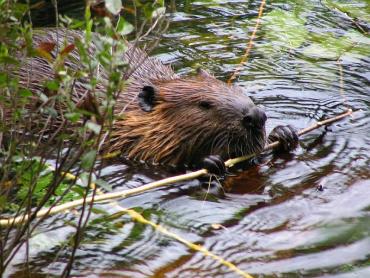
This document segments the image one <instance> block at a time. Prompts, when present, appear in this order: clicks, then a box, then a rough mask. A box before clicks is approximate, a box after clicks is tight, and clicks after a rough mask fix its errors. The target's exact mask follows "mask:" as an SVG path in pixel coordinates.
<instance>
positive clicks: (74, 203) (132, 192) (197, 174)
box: [0, 109, 352, 227]
mask: <svg viewBox="0 0 370 278" xmlns="http://www.w3.org/2000/svg"><path fill="white" fill-rule="evenodd" d="M351 114H352V110H351V109H348V110H347V111H346V112H345V113H342V114H340V115H338V116H335V117H333V118H329V119H327V120H323V121H320V122H316V123H315V124H313V125H311V126H309V127H306V128H304V129H301V130H300V131H299V132H298V135H299V136H302V135H304V134H306V133H308V132H310V131H312V130H315V129H317V128H319V127H321V126H325V125H329V124H332V123H334V122H337V121H339V120H341V119H343V118H345V117H347V116H349V115H351ZM278 145H279V142H273V143H271V144H269V145H267V146H266V147H265V148H264V150H263V151H268V150H271V149H273V148H276V147H277V146H278ZM254 156H256V154H251V155H248V156H242V157H237V158H233V159H229V160H227V161H226V162H225V165H226V166H227V167H231V166H233V165H235V164H237V163H239V162H242V161H245V160H248V159H250V158H252V157H254ZM206 174H208V171H207V170H206V169H201V170H198V171H195V172H191V173H187V174H183V175H178V176H174V177H170V178H166V179H163V180H159V181H155V182H151V183H148V184H145V185H143V186H140V187H137V188H133V189H127V190H121V191H117V192H112V193H105V194H102V195H99V196H95V198H92V197H87V198H86V200H85V203H86V204H89V203H91V202H92V201H93V200H94V201H95V202H101V201H107V200H112V199H118V198H126V197H129V196H132V195H135V194H138V193H142V192H146V191H148V190H151V189H154V188H158V187H162V186H166V185H169V184H173V183H177V182H181V181H186V180H191V179H195V178H198V177H200V176H203V175H206ZM83 203H84V200H83V199H79V200H75V201H71V202H68V203H65V204H62V205H59V206H55V207H54V208H52V209H50V208H44V209H41V210H40V211H39V212H38V213H37V216H36V217H41V216H44V215H45V214H49V215H52V214H56V213H58V212H61V211H64V210H67V209H71V208H74V207H78V206H81V205H82V204H83ZM27 219H28V215H22V216H18V217H15V218H7V219H0V227H1V226H9V225H12V224H20V223H22V222H24V221H26V220H27Z"/></svg>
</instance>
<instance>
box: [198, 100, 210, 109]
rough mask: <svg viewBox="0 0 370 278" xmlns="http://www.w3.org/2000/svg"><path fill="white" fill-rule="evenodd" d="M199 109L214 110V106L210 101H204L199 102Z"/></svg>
mask: <svg viewBox="0 0 370 278" xmlns="http://www.w3.org/2000/svg"><path fill="white" fill-rule="evenodd" d="M199 107H200V108H203V109H206V110H208V109H211V108H212V104H211V103H209V102H208V101H205V100H202V101H200V102H199Z"/></svg>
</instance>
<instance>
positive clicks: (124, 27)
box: [116, 17, 134, 36]
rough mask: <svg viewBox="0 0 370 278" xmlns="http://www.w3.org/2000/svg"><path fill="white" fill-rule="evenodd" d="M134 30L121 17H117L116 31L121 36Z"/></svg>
mask: <svg viewBox="0 0 370 278" xmlns="http://www.w3.org/2000/svg"><path fill="white" fill-rule="evenodd" d="M133 30H134V26H133V25H132V24H131V23H129V22H127V21H126V20H125V19H124V18H123V17H120V18H119V19H118V23H117V27H116V31H117V33H119V34H120V35H122V36H126V35H128V34H130V33H131V32H132V31H133Z"/></svg>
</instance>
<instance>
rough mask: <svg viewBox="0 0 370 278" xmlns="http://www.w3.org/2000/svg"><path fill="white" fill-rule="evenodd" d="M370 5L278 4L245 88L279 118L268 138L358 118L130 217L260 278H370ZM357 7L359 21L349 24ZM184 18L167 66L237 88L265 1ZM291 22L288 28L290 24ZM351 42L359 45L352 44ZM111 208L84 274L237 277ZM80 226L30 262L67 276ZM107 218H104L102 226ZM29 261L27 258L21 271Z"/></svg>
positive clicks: (161, 53)
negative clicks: (279, 130) (71, 243)
mask: <svg viewBox="0 0 370 278" xmlns="http://www.w3.org/2000/svg"><path fill="white" fill-rule="evenodd" d="M211 2H212V3H214V4H210V3H211ZM268 2H270V1H268ZM333 3H334V4H338V3H339V4H341V5H342V4H346V5H342V6H339V7H341V9H342V11H341V9H338V6H333V5H334V4H333ZM366 3H368V2H367V1H315V0H311V1H298V0H296V1H273V3H272V4H271V3H270V4H269V5H268V6H267V8H266V9H265V11H264V15H265V16H266V17H264V20H263V23H262V26H261V28H260V30H259V32H258V37H257V39H256V40H255V45H254V47H253V49H252V52H251V54H250V57H249V62H248V63H247V65H246V66H245V67H243V68H242V70H241V72H240V76H239V77H238V79H237V80H236V82H237V83H238V85H240V86H242V87H243V88H245V90H246V92H248V94H249V95H250V96H251V97H252V98H253V99H254V100H255V102H256V103H258V104H260V105H263V107H264V108H265V110H266V113H267V115H268V117H269V119H268V122H267V126H268V130H271V129H272V128H273V127H274V126H276V125H278V124H291V125H293V126H295V127H296V128H298V129H301V128H304V127H306V126H308V125H310V124H312V123H314V122H315V121H316V120H321V119H324V118H329V117H332V116H334V115H336V114H338V113H341V112H343V111H345V110H346V109H347V107H351V108H352V109H353V110H355V111H356V112H355V113H354V115H353V117H351V118H348V119H345V120H343V121H341V122H338V123H336V124H334V125H332V126H330V127H327V128H321V129H319V130H316V131H314V132H311V133H309V134H307V135H305V136H304V137H303V138H302V140H301V141H300V146H299V147H298V148H297V149H296V150H295V151H293V152H292V153H290V154H284V155H281V156H272V155H268V156H265V157H263V158H262V159H261V161H260V164H259V165H255V166H251V167H248V168H247V169H245V170H244V171H240V172H238V173H237V175H236V176H233V177H228V178H227V179H226V180H225V181H223V182H222V187H221V186H220V185H219V184H218V183H217V181H214V182H213V183H212V184H211V186H210V187H208V183H207V182H206V181H199V180H193V181H189V182H186V183H182V184H177V185H174V186H170V187H166V188H161V189H157V190H153V191H150V192H147V193H145V194H142V195H140V196H135V197H130V198H127V199H125V200H121V201H119V205H120V206H122V207H125V208H136V209H137V210H139V211H141V212H142V214H143V215H144V216H145V217H146V218H147V219H150V220H151V221H153V222H155V223H157V224H160V225H162V226H163V227H165V228H167V229H168V230H170V231H171V232H174V233H176V234H178V235H180V236H182V237H183V238H185V239H187V240H189V241H191V242H194V243H197V244H201V245H203V246H204V247H206V248H207V249H208V250H210V251H211V252H213V253H214V254H217V255H219V256H221V257H223V258H224V259H226V260H228V261H230V262H232V263H234V264H235V265H237V266H238V267H239V268H240V269H242V270H244V271H246V272H248V273H250V274H253V275H254V276H255V277H336V278H339V277H340V278H343V277H370V263H369V259H370V210H369V209H370V195H369V186H370V169H369V166H370V163H369V162H370V136H369V132H370V121H369V116H370V112H369V106H370V90H369V79H370V73H369V69H370V66H369V55H370V52H369V49H370V47H369V41H370V38H369V36H368V35H367V34H364V32H367V31H368V30H369V21H367V20H368V19H369V18H368V16H366V14H367V15H368V14H369V13H368V11H369V4H366ZM349 4H351V9H352V10H351V13H353V14H351V13H344V12H343V7H344V6H345V7H347V6H348V5H349ZM171 6H172V10H171V9H169V14H168V16H169V18H170V21H171V25H170V28H169V31H168V33H167V34H166V35H165V37H164V39H163V40H162V41H161V44H160V46H159V47H158V48H157V49H156V50H155V53H153V55H157V56H158V57H160V58H161V59H162V60H163V61H164V62H168V63H172V64H173V66H174V68H175V70H176V71H177V72H178V73H189V72H191V71H193V69H194V68H195V67H197V66H199V65H201V66H202V67H203V68H205V69H207V70H209V71H210V72H212V73H214V74H215V75H216V76H217V77H218V78H220V79H223V80H227V78H228V77H229V76H230V75H231V73H232V72H233V70H234V69H235V67H236V66H237V65H238V63H239V61H240V58H241V56H242V55H243V53H244V50H245V48H246V43H247V40H248V38H249V36H250V34H251V31H252V29H253V27H254V25H255V19H256V15H257V11H258V7H259V1H236V0H234V1H226V0H224V1H197V2H193V3H191V1H184V3H183V1H177V2H175V1H173V3H172V5H171ZM67 7H68V5H67V6H65V9H66V10H68V9H67ZM70 7H71V10H73V13H78V10H77V11H76V8H75V7H74V6H73V5H72V4H71V6H70ZM335 7H337V9H335ZM284 18H285V19H286V18H288V21H283V22H281V20H283V19H284ZM351 18H352V19H351ZM287 26H293V27H290V28H289V27H288V28H287ZM338 37H341V38H342V39H341V40H338ZM328 38H330V39H328ZM344 38H345V39H344ZM348 38H350V39H348ZM351 38H352V39H351ZM353 38H356V39H353ZM341 41H342V42H341ZM343 41H344V42H345V43H347V42H348V41H349V43H348V44H346V45H340V44H341V43H343ZM338 45H339V46H338ZM325 47H326V48H325ZM338 59H339V63H338V62H337V60H338ZM340 70H342V77H341V74H340ZM341 78H343V88H342V87H341ZM341 91H343V93H341ZM171 175H173V173H171V172H169V171H168V170H166V169H161V168H153V167H149V166H145V165H132V164H129V163H127V162H122V161H119V160H116V161H112V162H111V163H110V165H108V166H106V167H105V168H104V171H103V179H105V180H106V181H108V182H109V183H110V184H112V185H113V187H114V190H123V189H127V188H133V187H137V186H140V185H143V184H146V183H148V182H151V181H154V180H159V179H161V178H164V177H168V176H171ZM97 207H98V208H99V209H102V210H105V211H106V212H107V216H106V217H108V216H109V217H112V218H111V220H110V221H111V227H106V225H100V224H99V223H94V224H91V225H90V226H89V227H88V228H87V230H86V232H85V235H84V239H83V242H82V244H81V245H80V247H79V249H78V250H77V254H76V260H75V264H74V269H73V273H72V275H74V276H87V275H95V276H96V277H148V276H153V277H237V275H236V274H235V273H234V272H231V271H230V270H229V269H227V268H226V267H224V266H221V265H220V264H219V263H217V262H216V261H214V260H213V259H211V258H209V257H205V256H204V255H202V254H201V253H198V252H194V251H190V250H189V249H188V248H187V247H186V246H184V245H183V244H181V243H179V242H177V241H175V240H173V239H170V238H168V237H167V236H164V235H163V234H161V233H159V232H156V231H154V230H153V229H152V228H151V227H149V226H146V225H143V224H138V223H134V222H132V221H131V219H130V218H129V217H128V216H127V215H119V214H118V215H116V217H113V216H114V214H115V213H117V212H118V211H119V210H118V209H117V207H116V206H115V205H111V204H100V205H97ZM77 217H78V215H76V214H74V213H69V214H65V215H63V214H59V215H56V216H53V217H50V218H48V219H47V221H46V222H45V224H43V225H41V226H40V227H39V228H38V230H37V233H36V235H35V236H34V238H33V241H31V246H32V247H33V248H31V254H30V269H31V272H32V273H33V275H35V277H36V276H45V275H51V276H54V275H55V276H57V275H59V274H60V273H61V271H62V270H63V268H64V267H65V263H66V262H67V258H68V255H69V254H70V253H69V251H68V250H69V248H68V239H69V238H70V236H71V235H72V234H73V233H74V231H75V229H74V224H72V223H74V221H75V220H76V219H77ZM97 217H102V216H101V215H93V216H92V219H94V218H97ZM66 221H68V222H66ZM213 224H220V225H221V226H220V225H218V226H215V225H213ZM55 254H57V255H58V256H57V257H56V256H55ZM20 261H21V255H20V256H19V257H18V258H17V259H16V260H15V262H20ZM22 271H23V267H22V265H21V264H16V263H15V264H14V265H13V266H12V269H11V271H10V273H12V276H13V277H19V276H21V275H22V273H23V272H22ZM92 277H94V276H92Z"/></svg>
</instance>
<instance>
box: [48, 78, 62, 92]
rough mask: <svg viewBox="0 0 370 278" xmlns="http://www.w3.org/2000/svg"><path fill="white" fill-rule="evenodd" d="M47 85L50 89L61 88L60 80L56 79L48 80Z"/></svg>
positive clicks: (56, 89)
mask: <svg viewBox="0 0 370 278" xmlns="http://www.w3.org/2000/svg"><path fill="white" fill-rule="evenodd" d="M46 87H47V88H48V89H49V90H52V91H58V89H59V82H58V81H56V80H50V81H47V82H46Z"/></svg>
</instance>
